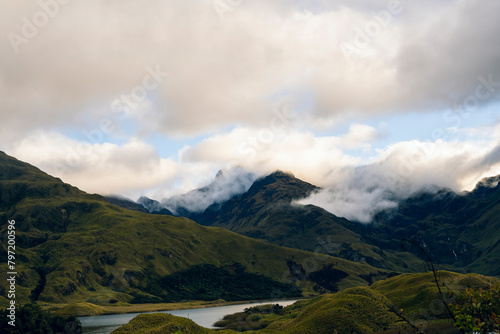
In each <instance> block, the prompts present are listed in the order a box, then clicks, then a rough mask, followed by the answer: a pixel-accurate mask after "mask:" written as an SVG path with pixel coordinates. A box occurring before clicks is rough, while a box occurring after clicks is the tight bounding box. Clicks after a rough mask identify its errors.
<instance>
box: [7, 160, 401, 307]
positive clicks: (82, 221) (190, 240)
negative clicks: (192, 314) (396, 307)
mask: <svg viewBox="0 0 500 334" xmlns="http://www.w3.org/2000/svg"><path fill="white" fill-rule="evenodd" d="M115 204H116V205H115ZM117 205H122V206H127V208H122V207H119V206H117ZM131 209H133V210H131ZM142 211H144V210H143V209H142V208H141V207H140V206H138V205H136V204H134V203H129V201H126V200H124V199H119V200H115V202H114V204H111V203H109V199H108V200H106V199H105V198H104V197H102V196H100V195H97V194H88V193H85V192H83V191H81V190H79V189H78V188H76V187H73V186H71V185H69V184H66V183H64V182H62V181H61V180H60V179H58V178H54V177H52V176H50V175H48V174H46V173H44V172H42V171H40V170H39V169H38V168H36V167H34V166H31V165H29V164H27V163H24V162H22V161H19V160H17V159H15V158H13V157H10V156H8V155H6V154H5V153H3V152H0V222H1V225H0V236H1V240H0V242H1V245H2V246H1V247H0V258H1V259H2V261H5V262H6V259H7V233H6V230H7V226H8V222H9V221H15V223H14V225H15V231H16V234H15V237H16V238H15V242H16V249H15V253H16V254H15V270H16V272H17V273H18V274H17V277H16V284H17V285H16V286H17V289H16V301H17V302H18V303H25V302H27V301H29V300H31V301H36V302H41V303H64V304H67V303H79V302H89V303H94V304H100V305H122V304H123V305H125V304H126V305H128V304H130V303H152V302H173V301H183V300H217V299H224V300H249V299H267V298H279V297H292V296H293V297H299V296H309V295H311V294H318V293H321V292H324V291H336V290H338V289H345V288H348V287H351V286H357V285H368V284H370V283H372V282H373V281H376V280H379V279H383V278H387V277H390V276H394V275H396V273H395V272H392V271H388V270H384V269H381V268H375V267H373V266H370V265H369V264H367V263H360V262H353V261H348V260H344V259H340V258H337V257H332V256H328V255H326V254H319V253H313V252H307V251H304V250H299V249H292V248H286V247H280V246H277V245H273V244H271V243H267V242H264V241H262V240H255V239H253V238H249V237H246V236H242V235H240V234H237V233H235V232H232V231H229V230H227V229H224V228H221V227H212V226H203V225H201V224H198V223H196V222H194V221H192V220H190V219H188V218H185V217H174V216H172V215H164V214H150V213H146V212H142ZM326 278H328V279H326ZM7 291H8V287H7V282H6V281H5V280H3V281H2V282H1V283H0V304H1V305H2V306H6V305H7V304H8V302H9V299H8V298H7Z"/></svg>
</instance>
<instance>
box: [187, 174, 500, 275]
mask: <svg viewBox="0 0 500 334" xmlns="http://www.w3.org/2000/svg"><path fill="white" fill-rule="evenodd" d="M499 180H500V176H494V177H488V178H485V179H483V180H480V181H479V182H478V184H477V186H476V188H475V189H474V190H473V191H471V192H463V193H456V192H454V191H453V190H451V189H448V188H442V187H438V186H436V185H428V186H427V187H425V188H423V190H420V191H416V192H415V193H413V194H412V195H411V196H409V197H407V198H403V199H401V198H399V197H398V194H395V193H392V192H390V191H388V190H385V189H382V188H380V187H376V186H373V187H372V188H371V189H370V191H371V192H372V194H373V193H375V192H378V193H377V194H378V195H380V198H383V200H384V201H387V203H388V204H387V205H385V207H384V205H379V206H378V209H377V210H376V211H375V210H374V211H373V218H372V219H371V220H370V224H361V223H359V222H356V221H352V220H349V219H346V218H342V217H339V216H337V215H335V214H333V213H331V212H329V211H327V210H325V209H324V208H322V207H319V206H317V205H312V204H307V205H305V204H302V203H303V201H304V199H305V198H308V197H310V196H311V195H312V196H314V194H317V193H318V192H319V191H324V190H323V189H321V188H319V187H317V186H314V185H312V184H310V183H307V182H304V181H302V180H300V179H297V178H295V177H294V176H293V174H291V173H285V172H282V171H276V172H274V173H272V174H270V175H268V176H265V177H260V178H258V179H256V180H255V181H254V182H253V184H252V185H251V186H250V187H249V188H248V190H247V191H246V192H244V193H241V194H237V195H235V196H233V197H232V198H230V199H228V200H226V201H221V202H217V203H212V204H211V205H209V206H208V207H207V208H206V209H205V210H204V211H203V212H189V211H185V212H184V214H185V215H186V216H187V217H189V218H191V219H193V220H194V221H196V222H198V223H199V224H202V225H206V226H216V227H224V228H226V229H229V230H231V231H234V232H237V233H239V234H243V235H245V236H249V237H252V238H256V239H260V240H264V241H266V242H270V243H273V244H276V245H279V246H286V247H292V248H298V249H303V250H308V251H319V252H321V253H325V254H328V255H332V256H337V257H341V258H344V259H347V260H350V261H355V262H366V263H368V264H370V265H373V266H375V267H379V268H384V269H389V270H397V271H412V270H420V269H421V265H422V260H420V259H419V257H422V254H419V252H418V251H417V250H415V249H411V250H408V249H406V250H405V249H402V248H401V240H403V239H410V240H413V241H415V242H416V243H417V244H419V245H421V246H422V247H423V248H424V249H425V251H426V252H428V254H429V255H430V256H431V257H432V258H433V259H434V261H435V262H436V264H440V265H443V266H445V267H446V268H448V269H453V268H454V270H457V269H461V270H462V269H463V270H466V271H467V270H473V271H476V272H480V273H485V274H493V275H498V274H500V268H498V266H488V265H485V263H493V262H494V261H497V260H500V241H499V239H500V228H499V227H498V224H496V223H495V222H496V221H497V220H498V219H500V189H499V182H498V181H499ZM330 191H332V192H334V190H330ZM200 192H201V193H203V191H201V190H200ZM370 198H374V197H370ZM393 203H395V204H393ZM417 268H418V269H417Z"/></svg>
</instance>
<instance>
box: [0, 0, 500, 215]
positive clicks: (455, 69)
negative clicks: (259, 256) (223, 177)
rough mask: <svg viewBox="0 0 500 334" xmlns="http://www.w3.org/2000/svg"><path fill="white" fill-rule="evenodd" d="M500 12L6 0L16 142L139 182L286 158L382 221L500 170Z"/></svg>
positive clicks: (20, 153)
mask: <svg viewBox="0 0 500 334" xmlns="http://www.w3.org/2000/svg"><path fill="white" fill-rule="evenodd" d="M498 13H500V2H498V1H493V0H490V1H482V2H481V3H480V4H478V3H477V2H475V1H468V0H456V1H453V0H442V1H430V0H423V1H397V0H396V1H394V0H390V1H378V0H375V1H357V0H354V1H353V0H345V1H342V0H339V1H322V0H317V1H300V0H293V1H292V0H281V1H269V0H267V1H263V0H253V1H249V0H190V1H185V0H184V1H180V0H178V1H177V0H167V1H159V0H150V1H147V2H144V1H143V2H139V1H131V0H120V1H118V0H110V1H96V0H87V1H71V0H40V1H18V0H6V1H4V2H3V3H2V10H1V11H0V33H1V34H2V35H3V38H2V39H1V41H0V100H1V101H2V108H1V109H0V117H1V118H0V120H1V122H0V130H1V131H0V150H2V151H4V152H6V153H7V154H10V155H13V156H15V157H16V158H18V159H20V160H23V161H26V162H29V163H31V164H33V165H35V166H37V167H39V168H40V169H42V170H43V171H45V172H47V173H49V174H51V175H54V176H57V177H60V178H61V179H62V180H63V181H65V182H68V183H71V184H73V185H75V186H77V187H79V188H80V189H82V190H85V191H87V192H91V193H99V194H103V195H107V194H120V195H124V196H127V197H130V198H133V199H137V198H138V197H139V196H141V195H147V196H149V197H152V198H155V199H161V198H164V197H169V196H172V195H176V194H182V193H185V192H188V191H190V190H193V189H195V188H197V187H200V186H203V185H206V184H208V183H209V182H210V181H211V180H213V179H214V177H215V175H216V174H217V172H218V171H219V170H221V169H224V170H231V169H232V168H235V167H238V168H241V169H242V170H246V171H249V172H251V173H254V174H255V175H265V174H267V173H271V172H273V171H275V170H277V169H280V170H284V171H289V172H292V173H293V174H294V175H295V176H296V177H299V178H301V179H303V180H305V181H308V182H311V183H314V184H316V185H318V186H320V187H322V188H324V191H322V192H320V193H319V194H316V195H314V196H312V197H311V198H308V199H307V200H305V201H303V203H313V204H318V205H321V206H323V207H325V208H327V209H328V210H329V211H331V212H333V213H336V214H339V215H342V216H345V217H349V218H352V219H355V220H358V221H362V222H367V221H369V219H370V217H371V216H372V215H373V212H375V211H377V210H380V209H383V208H388V207H392V206H394V205H395V202H394V201H393V199H394V197H404V196H408V195H411V194H412V193H414V192H417V191H421V190H425V189H432V187H433V185H438V186H440V187H449V188H451V189H453V190H455V191H463V190H471V189H472V188H473V187H474V185H475V183H476V182H477V181H479V180H480V179H481V178H483V177H486V176H493V175H497V174H500V145H499V143H500V43H498V41H499V39H498V38H499V37H498V36H499V35H500V20H498ZM238 170H240V169H238ZM388 193H389V194H390V196H389V195H387V194H388Z"/></svg>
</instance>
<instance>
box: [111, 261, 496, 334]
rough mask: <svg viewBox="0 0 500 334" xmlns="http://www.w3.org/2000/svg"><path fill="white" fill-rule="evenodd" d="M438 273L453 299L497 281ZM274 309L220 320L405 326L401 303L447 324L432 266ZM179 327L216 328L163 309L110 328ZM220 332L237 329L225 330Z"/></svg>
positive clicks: (359, 329)
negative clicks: (168, 314) (427, 268)
mask: <svg viewBox="0 0 500 334" xmlns="http://www.w3.org/2000/svg"><path fill="white" fill-rule="evenodd" d="M438 277H439V283H440V285H441V289H442V290H443V292H444V294H445V297H446V299H447V301H448V302H449V303H453V302H454V301H455V297H456V296H457V295H458V293H460V292H461V291H464V290H465V289H466V288H475V289H478V288H485V289H487V288H489V287H491V286H492V285H494V284H498V283H499V282H500V281H499V280H498V279H496V278H493V277H486V276H482V275H478V274H467V275H465V274H457V273H453V272H446V271H440V272H438ZM275 309H276V308H273V307H267V308H266V307H264V306H260V307H255V308H251V309H247V311H245V312H242V313H237V314H235V315H230V316H227V317H225V320H223V321H222V322H220V323H221V324H224V325H225V326H226V327H227V328H228V327H231V328H234V329H239V330H240V331H243V330H244V331H246V333H263V334H264V333H284V334H285V333H286V334H329V333H337V334H350V333H372V332H377V331H381V330H384V329H390V328H394V329H397V328H399V329H402V328H405V326H407V324H406V323H405V322H404V321H402V318H401V317H399V316H398V315H396V313H395V312H400V310H401V309H402V310H403V311H402V314H403V316H404V317H405V318H406V319H409V320H410V321H411V322H412V323H413V324H414V325H416V326H418V327H419V328H420V329H425V330H426V332H428V330H429V329H432V328H433V327H435V326H436V327H437V329H436V330H434V331H432V332H431V331H429V332H430V333H440V332H441V329H442V328H443V327H446V324H448V327H451V320H450V319H449V318H448V314H447V312H446V311H445V309H444V306H443V304H442V302H441V299H440V297H439V292H438V289H437V287H436V283H435V281H434V279H433V274H432V273H431V272H429V273H425V274H403V275H400V276H396V277H391V278H389V279H386V280H383V281H379V282H377V283H375V284H373V285H372V286H371V287H354V288H350V289H347V290H344V291H341V292H338V293H335V294H326V295H322V296H319V297H316V298H313V299H309V300H302V301H298V302H296V303H295V304H293V305H290V306H288V307H286V308H284V309H282V310H280V309H279V308H278V309H277V310H276V311H273V310H275ZM391 310H393V311H391ZM446 319H448V320H446ZM149 320H151V321H149ZM436 321H440V322H439V323H438V325H435V323H436ZM443 321H444V322H445V323H444V324H443V323H442V322H443ZM187 325H189V326H190V327H189V330H187V331H184V328H186V327H182V326H187ZM443 325H444V326H443ZM178 330H180V332H181V333H188V332H189V333H216V331H214V330H209V329H205V328H202V327H200V326H196V325H195V324H193V323H192V322H190V321H189V320H187V319H182V318H178V317H173V316H162V315H140V316H138V317H136V318H134V319H133V320H132V321H131V322H130V323H129V324H128V325H126V326H123V327H121V328H119V329H118V330H116V331H115V332H114V333H122V334H125V333H135V332H137V333H144V334H146V333H176V331H178ZM406 331H410V330H409V329H407V330H406ZM222 333H236V332H235V331H229V330H225V331H222Z"/></svg>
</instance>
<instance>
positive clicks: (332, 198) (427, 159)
mask: <svg viewBox="0 0 500 334" xmlns="http://www.w3.org/2000/svg"><path fill="white" fill-rule="evenodd" d="M491 130H493V129H490V131H491ZM496 143H497V141H496V140H494V139H490V140H477V141H469V142H461V141H449V142H446V141H442V140H439V141H436V142H419V141H416V140H413V141H409V142H400V143H396V144H394V145H391V146H389V147H388V148H387V149H385V150H380V151H379V152H378V156H377V157H376V158H374V159H373V163H371V164H367V165H365V166H362V167H358V168H350V169H344V170H342V171H340V172H339V173H338V174H337V175H336V176H335V177H334V178H331V179H330V180H329V182H330V186H329V187H326V188H325V189H324V190H322V191H320V192H318V193H316V194H313V195H312V196H310V197H309V198H307V199H304V200H301V201H299V202H300V203H301V204H315V205H318V206H321V207H323V208H325V209H326V210H328V211H330V212H332V213H334V214H335V215H338V216H342V217H346V218H348V219H351V220H355V221H359V222H363V223H368V222H370V221H371V218H372V217H373V215H374V214H375V213H377V212H379V211H380V210H383V209H386V208H393V207H396V206H397V202H398V200H401V199H404V198H407V197H409V196H411V195H412V194H415V193H418V192H421V191H431V192H432V191H435V190H436V189H438V188H442V187H447V188H451V189H453V190H454V191H457V192H460V191H463V190H472V188H473V187H474V186H475V184H476V183H477V182H478V181H479V180H480V179H481V178H483V177H486V176H491V175H497V174H499V173H500V160H499V159H498V158H497V154H498V153H497V151H498V147H497V146H496V145H497V144H496ZM492 156H495V157H496V158H495V159H489V157H492Z"/></svg>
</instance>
